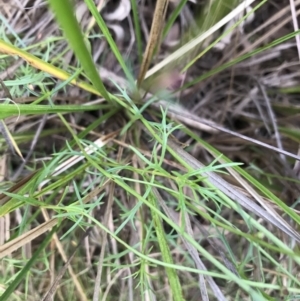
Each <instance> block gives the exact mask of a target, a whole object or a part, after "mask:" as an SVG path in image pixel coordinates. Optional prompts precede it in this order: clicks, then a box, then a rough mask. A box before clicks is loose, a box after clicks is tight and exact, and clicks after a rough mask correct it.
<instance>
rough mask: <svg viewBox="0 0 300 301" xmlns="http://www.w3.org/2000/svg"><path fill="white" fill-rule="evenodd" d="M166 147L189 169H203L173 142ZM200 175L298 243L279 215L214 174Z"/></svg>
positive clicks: (298, 239) (296, 236) (293, 233)
mask: <svg viewBox="0 0 300 301" xmlns="http://www.w3.org/2000/svg"><path fill="white" fill-rule="evenodd" d="M168 145H169V146H170V148H171V149H172V151H174V152H176V153H177V154H178V155H179V156H180V157H181V158H182V159H183V160H184V161H185V162H186V163H188V164H189V166H190V167H191V168H193V169H195V170H197V169H201V168H203V167H205V165H204V164H202V163H200V162H199V161H198V160H197V159H195V158H194V157H193V156H191V155H190V154H189V153H187V152H186V151H185V150H183V149H182V148H181V147H179V146H178V145H177V144H176V143H174V142H173V141H170V140H169V141H168ZM202 175H203V176H205V177H206V178H207V179H208V180H209V182H210V183H211V184H212V185H213V186H214V187H217V188H218V189H219V190H220V191H221V192H223V193H224V194H225V195H226V196H227V197H229V198H230V199H231V200H232V201H235V202H237V203H238V204H239V205H241V206H242V207H244V208H245V209H247V210H249V211H250V212H252V213H254V214H256V215H257V216H259V217H261V218H262V219H264V220H266V221H268V222H270V223H271V224H273V225H274V226H276V227H277V228H279V229H280V230H281V231H283V232H284V233H286V234H287V235H289V236H290V237H291V238H293V239H295V240H297V241H298V242H300V235H299V233H297V232H296V231H295V230H294V229H293V228H292V227H291V226H290V225H288V224H287V223H286V222H285V221H284V220H283V219H282V217H280V216H279V215H277V216H275V215H274V214H273V212H269V211H267V210H264V209H263V208H261V207H260V206H258V205H257V204H256V203H255V202H253V201H252V200H251V199H250V198H248V197H247V196H246V195H245V194H243V193H241V192H240V191H238V190H237V189H236V188H235V187H234V186H233V185H231V184H229V183H228V182H226V181H225V180H224V179H222V178H221V177H220V176H218V175H217V174H216V173H214V172H204V173H203V174H202Z"/></svg>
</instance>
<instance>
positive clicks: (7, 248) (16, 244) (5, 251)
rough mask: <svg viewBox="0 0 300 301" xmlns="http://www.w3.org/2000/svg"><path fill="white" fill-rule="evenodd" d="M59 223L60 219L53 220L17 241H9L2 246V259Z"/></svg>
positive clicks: (23, 235) (0, 251)
mask: <svg viewBox="0 0 300 301" xmlns="http://www.w3.org/2000/svg"><path fill="white" fill-rule="evenodd" d="M57 222H58V219H56V218H53V219H51V220H49V221H47V222H44V223H43V224H41V225H39V226H37V227H36V228H34V229H32V230H30V231H28V232H26V233H24V234H22V235H20V236H18V237H16V238H15V239H13V240H11V241H9V242H8V243H6V244H4V245H2V246H0V259H1V258H3V257H5V256H7V255H9V254H11V253H12V252H14V251H16V250H17V249H19V248H20V247H22V246H24V245H26V244H27V243H29V242H31V241H32V240H34V239H35V238H37V237H39V236H40V235H42V234H43V233H45V232H46V231H48V230H49V229H51V228H53V227H54V226H55V225H56V224H57Z"/></svg>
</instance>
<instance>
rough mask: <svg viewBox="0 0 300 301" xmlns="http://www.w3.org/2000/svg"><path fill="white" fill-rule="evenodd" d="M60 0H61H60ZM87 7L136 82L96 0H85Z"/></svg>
mask: <svg viewBox="0 0 300 301" xmlns="http://www.w3.org/2000/svg"><path fill="white" fill-rule="evenodd" d="M52 1H53V0H52ZM58 1H59V0H58ZM84 1H85V3H86V5H87V7H88V8H89V10H90V12H91V13H92V15H93V17H94V18H95V20H96V22H97V24H98V25H99V27H100V29H101V31H102V33H103V35H104V36H105V38H106V39H107V42H108V44H109V46H110V48H111V50H112V51H113V53H114V55H115V57H116V58H117V60H118V62H119V64H120V66H121V67H122V69H123V71H124V73H125V75H126V77H127V79H128V80H129V81H130V82H131V83H133V82H134V78H133V76H132V74H131V72H130V71H129V69H128V67H127V65H126V64H125V61H124V59H123V57H122V55H121V53H120V51H119V49H118V46H117V45H116V43H115V41H114V40H113V38H112V36H111V34H110V32H109V30H108V28H107V26H106V24H105V22H104V20H103V18H102V17H101V15H100V14H99V12H98V10H97V7H96V5H95V3H94V1H92V0H84Z"/></svg>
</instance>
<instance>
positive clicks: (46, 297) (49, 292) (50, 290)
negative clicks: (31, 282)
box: [42, 228, 92, 301]
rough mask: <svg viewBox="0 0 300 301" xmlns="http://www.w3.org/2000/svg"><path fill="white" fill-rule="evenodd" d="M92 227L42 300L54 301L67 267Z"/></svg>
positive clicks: (86, 233)
mask: <svg viewBox="0 0 300 301" xmlns="http://www.w3.org/2000/svg"><path fill="white" fill-rule="evenodd" d="M91 229H92V228H89V229H88V230H87V231H86V232H85V233H84V235H83V237H82V238H81V240H80V242H79V243H78V245H77V246H76V248H75V250H74V251H73V253H72V255H71V256H70V258H69V259H68V260H67V262H66V263H65V265H64V266H63V268H62V269H61V270H60V272H59V273H58V275H57V276H56V278H55V280H54V282H53V283H52V285H51V287H50V289H49V290H48V292H47V293H46V294H45V296H44V298H43V299H42V301H52V300H53V299H52V298H53V295H54V293H55V291H56V289H57V286H58V284H59V282H60V280H61V278H62V277H63V275H64V274H65V272H66V270H67V268H68V267H69V265H70V263H71V260H72V259H73V257H74V256H75V254H76V251H77V250H78V249H79V247H80V246H81V244H82V242H83V240H84V239H85V238H86V237H87V236H88V234H89V233H90V231H91Z"/></svg>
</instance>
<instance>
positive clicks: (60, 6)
mask: <svg viewBox="0 0 300 301" xmlns="http://www.w3.org/2000/svg"><path fill="white" fill-rule="evenodd" d="M49 3H50V6H51V8H52V10H53V12H54V14H55V16H56V19H57V21H58V23H59V24H60V26H61V27H62V30H63V32H64V34H65V36H66V38H67V39H68V41H69V43H70V46H71V47H72V49H73V51H74V53H75V55H76V57H77V58H78V60H79V62H80V63H81V65H82V68H83V70H84V71H85V73H86V75H87V76H88V77H89V79H90V81H91V82H92V83H93V86H94V87H95V88H96V89H97V90H98V91H99V92H100V93H101V94H102V96H103V97H104V98H105V99H106V100H109V99H110V96H109V94H108V92H107V90H106V88H105V86H104V85H103V82H102V80H101V79H100V76H99V73H98V71H97V69H96V67H95V64H94V62H93V60H92V56H91V53H90V52H89V51H88V49H87V47H86V44H85V42H84V38H83V35H82V32H81V29H80V27H79V24H78V22H77V20H76V18H75V15H74V12H73V7H72V5H71V3H70V1H69V0H49Z"/></svg>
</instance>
